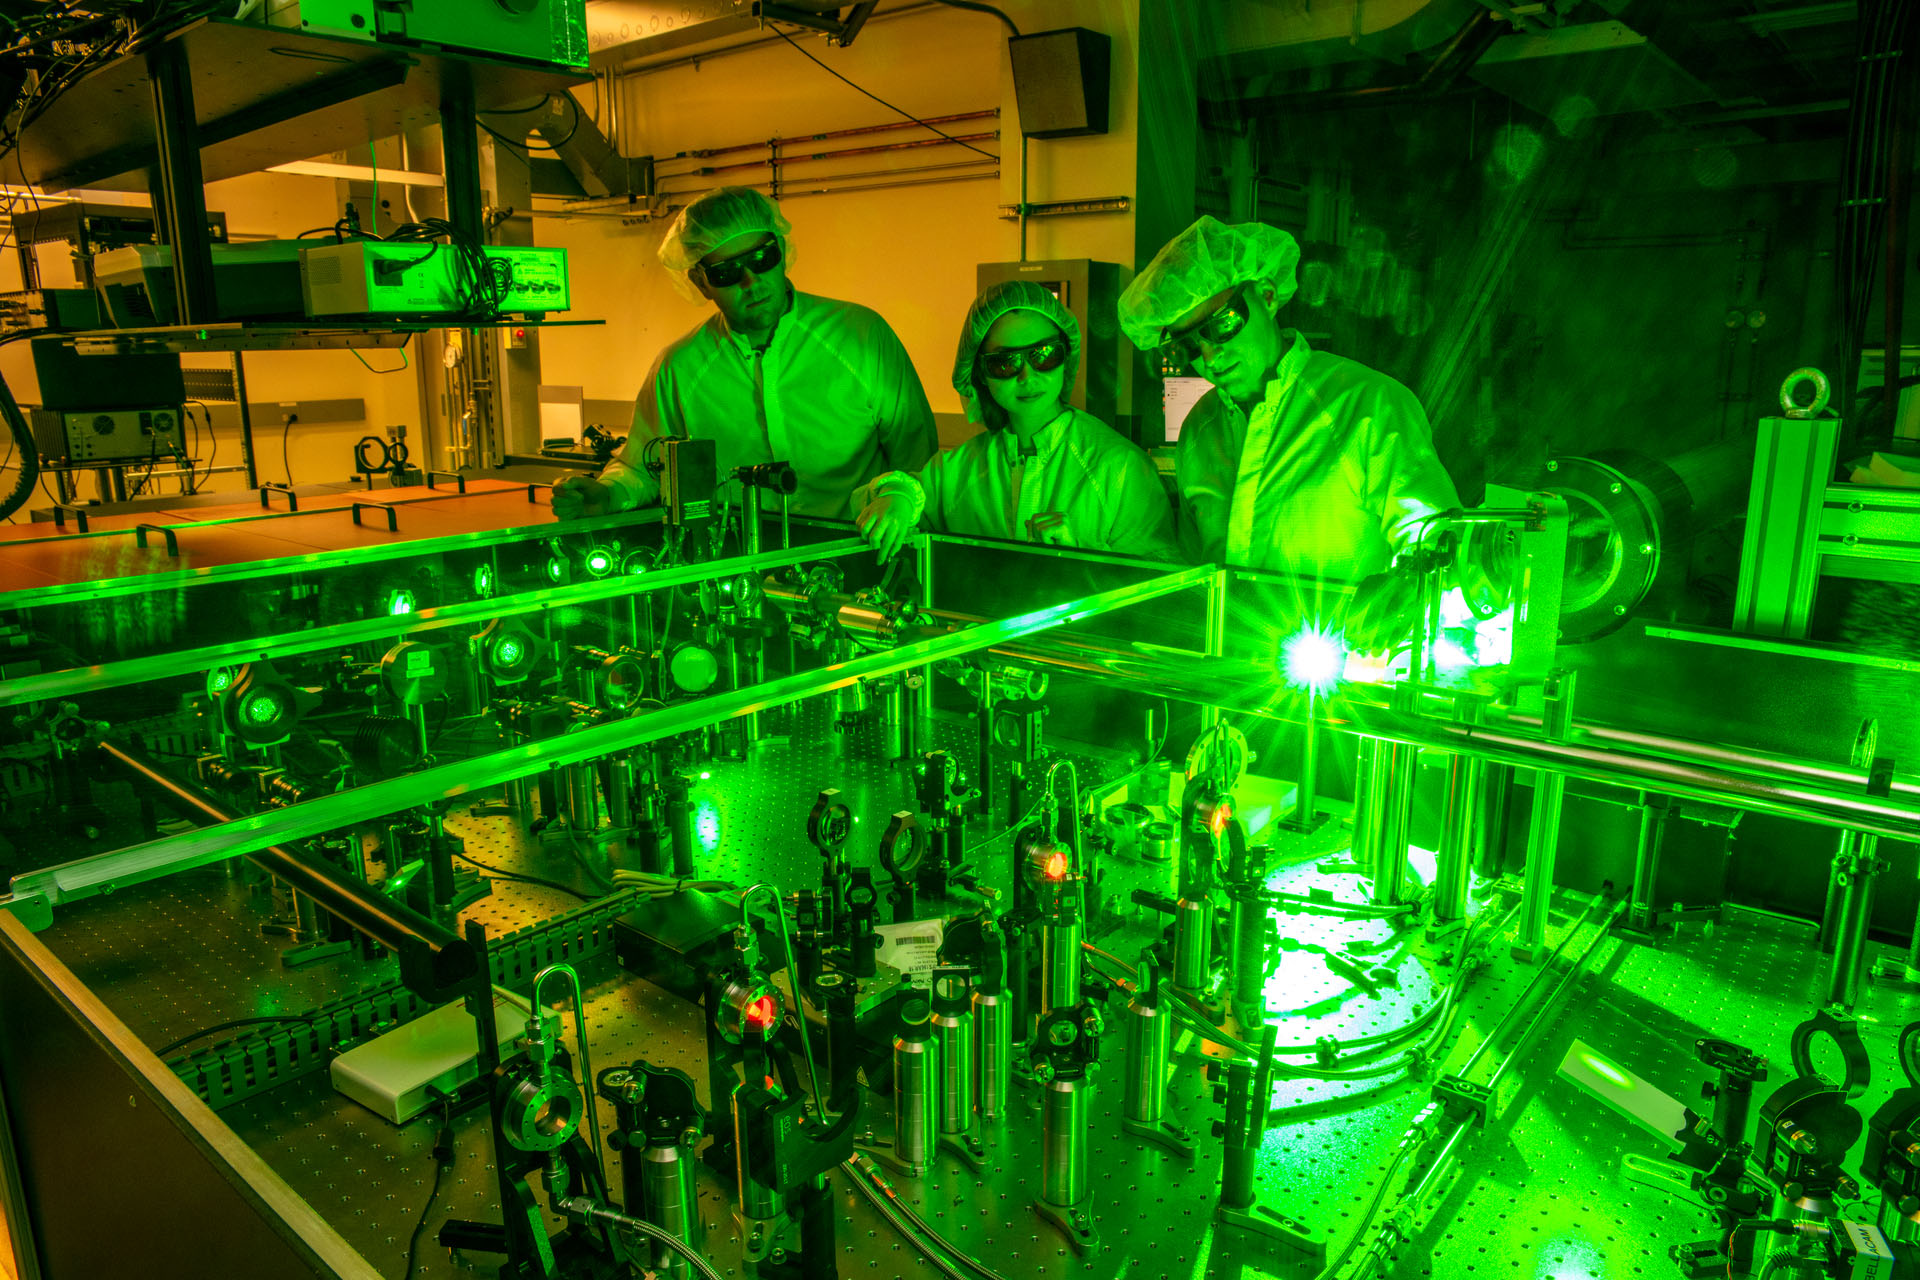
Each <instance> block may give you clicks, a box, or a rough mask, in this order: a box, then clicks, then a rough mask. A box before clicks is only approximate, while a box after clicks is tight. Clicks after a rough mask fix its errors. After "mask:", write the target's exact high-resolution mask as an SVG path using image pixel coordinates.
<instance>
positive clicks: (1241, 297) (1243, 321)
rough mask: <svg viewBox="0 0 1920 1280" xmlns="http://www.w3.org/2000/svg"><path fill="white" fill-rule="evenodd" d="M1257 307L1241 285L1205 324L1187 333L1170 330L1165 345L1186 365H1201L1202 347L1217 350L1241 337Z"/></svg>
mask: <svg viewBox="0 0 1920 1280" xmlns="http://www.w3.org/2000/svg"><path fill="white" fill-rule="evenodd" d="M1252 315H1253V304H1252V303H1251V302H1249V301H1248V300H1247V287H1246V286H1245V285H1241V286H1240V287H1239V288H1238V289H1235V290H1234V291H1233V296H1232V297H1231V298H1228V299H1227V302H1226V305H1225V306H1223V307H1221V308H1220V309H1219V310H1218V311H1216V312H1214V313H1213V314H1212V315H1210V316H1208V317H1207V318H1206V319H1205V320H1202V321H1201V322H1200V323H1199V324H1197V325H1195V326H1193V328H1191V329H1189V330H1187V331H1186V332H1185V333H1175V332H1173V331H1172V330H1171V329H1169V330H1167V331H1166V332H1165V333H1164V334H1163V335H1162V337H1161V344H1162V345H1163V346H1165V347H1166V348H1168V349H1169V350H1171V351H1172V353H1173V354H1174V355H1175V356H1177V357H1179V359H1180V360H1181V361H1183V362H1184V363H1186V364H1199V363H1200V357H1201V354H1202V352H1201V350H1200V343H1201V342H1202V341H1203V340H1204V341H1206V342H1207V343H1210V344H1211V345H1212V346H1213V347H1215V348H1216V349H1218V348H1220V347H1224V346H1225V345H1227V343H1229V342H1232V341H1233V340H1234V339H1235V338H1237V337H1239V336H1240V331H1241V330H1242V329H1244V328H1246V327H1247V321H1248V320H1249V319H1251V318H1252Z"/></svg>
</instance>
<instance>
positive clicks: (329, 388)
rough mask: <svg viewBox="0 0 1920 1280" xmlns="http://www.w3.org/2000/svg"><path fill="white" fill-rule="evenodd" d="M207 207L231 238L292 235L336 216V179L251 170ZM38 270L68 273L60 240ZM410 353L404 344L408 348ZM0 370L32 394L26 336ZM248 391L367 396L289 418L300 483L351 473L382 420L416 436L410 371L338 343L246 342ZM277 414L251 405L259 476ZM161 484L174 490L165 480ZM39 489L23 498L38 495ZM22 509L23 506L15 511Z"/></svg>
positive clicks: (275, 395) (271, 458) (86, 492)
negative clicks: (357, 405) (343, 418)
mask: <svg viewBox="0 0 1920 1280" xmlns="http://www.w3.org/2000/svg"><path fill="white" fill-rule="evenodd" d="M207 207H208V208H209V209H212V210H217V211H219V212H222V213H225V214H226V215H227V229H228V233H229V234H230V235H231V236H232V237H233V238H234V239H236V240H241V239H246V240H257V239H267V238H274V237H291V236H296V235H298V234H299V233H300V232H302V231H304V230H307V229H308V228H310V227H320V226H331V225H332V224H333V222H334V220H335V219H336V218H337V217H339V216H340V212H339V208H338V205H337V203H336V196H335V183H334V180H333V179H331V178H316V177H306V176H301V175H294V174H283V173H258V174H251V175H248V176H246V177H242V178H233V179H230V180H228V181H225V182H216V183H212V184H210V185H209V186H208V187H207ZM40 262H41V270H42V278H43V280H44V281H45V283H47V284H50V285H61V284H71V283H72V273H71V268H70V266H69V264H68V262H67V260H66V254H65V253H64V251H63V250H62V249H61V248H60V247H58V246H49V247H48V249H47V250H46V251H45V252H43V253H42V254H41V257H40ZM19 287H20V280H19V269H18V267H17V265H16V263H15V260H14V255H13V254H12V253H10V252H9V253H7V254H5V255H0V291H4V290H8V289H17V288H19ZM408 354H409V358H411V354H412V353H411V352H409V353H408ZM365 355H366V360H367V363H368V364H371V365H372V366H373V367H374V368H376V369H389V368H394V367H396V366H397V365H398V364H399V355H398V353H397V352H393V351H370V352H367V353H365ZM184 363H185V364H186V365H188V366H189V367H191V366H194V365H207V366H212V367H219V368H226V367H228V362H227V359H226V357H225V356H188V357H186V358H185V361H184ZM0 374H4V376H5V377H6V380H7V385H8V387H9V388H11V389H12V391H13V393H14V395H15V397H16V398H17V399H19V400H20V401H21V402H22V403H33V402H35V401H37V400H38V398H39V394H40V390H39V384H38V382H37V381H36V379H35V378H34V376H33V361H32V358H31V356H30V355H29V353H28V351H27V347H26V344H25V343H13V344H10V345H8V346H6V347H4V348H0ZM246 374H247V393H248V394H247V398H248V399H249V400H250V401H251V402H253V403H254V404H256V405H258V404H259V403H261V402H262V401H268V402H279V401H287V402H291V401H297V400H342V399H360V400H364V401H365V402H366V406H367V419H366V421H364V422H334V423H315V424H312V425H305V424H300V423H297V422H296V423H295V424H294V425H293V427H292V428H291V431H290V432H289V434H288V438H287V450H286V454H287V457H288V459H289V460H290V461H291V463H292V468H293V474H294V477H295V479H296V480H298V481H299V482H300V483H303V484H305V483H312V482H316V481H335V480H346V479H350V478H351V476H352V472H353V461H352V450H353V444H354V442H355V441H356V440H358V439H360V437H362V436H364V435H368V434H370V433H371V434H380V433H381V432H382V428H383V427H384V425H385V424H387V423H390V422H391V423H401V422H404V423H406V424H407V426H408V429H409V438H410V439H417V438H418V433H419V429H420V423H421V418H420V398H419V394H418V389H417V388H418V382H417V380H416V379H415V377H414V375H413V373H412V372H411V371H408V372H402V373H397V374H393V375H389V376H379V375H375V374H373V373H370V372H368V371H367V370H366V369H365V368H364V367H362V365H361V364H360V362H359V361H357V360H356V359H354V357H353V355H352V354H351V353H349V352H346V351H300V352H254V353H251V354H249V355H248V356H247V357H246ZM281 430H282V428H281V423H280V421H279V418H278V416H277V415H256V421H255V423H254V434H255V450H256V453H255V456H256V459H257V462H258V466H259V472H260V478H261V479H262V480H272V481H284V480H285V479H286V478H287V467H286V465H285V464H284V463H283V462H282V461H281V448H280V437H281ZM219 434H220V442H219V454H218V458H217V459H215V460H216V461H217V462H218V463H219V464H221V465H226V464H228V463H233V462H238V461H239V460H240V443H239V439H238V436H239V433H238V431H237V430H229V431H223V432H220V433H219ZM212 457H213V449H212V448H211V447H210V445H209V444H208V443H207V442H206V439H205V432H204V431H203V432H202V446H201V452H200V462H201V464H202V465H205V464H206V463H207V461H208V459H209V458H212ZM244 483H245V479H244V477H243V476H241V475H240V474H238V473H233V474H225V475H216V476H214V477H213V478H212V480H211V481H210V482H209V483H207V484H206V485H204V486H203V491H204V490H205V489H237V488H240V487H241V486H242V485H244ZM161 491H162V492H163V493H172V492H175V489H174V486H173V485H172V484H171V483H169V484H167V485H166V486H165V487H164V488H163V489H162V490H161ZM80 492H81V495H82V497H91V496H92V495H93V492H94V489H93V480H92V477H91V476H90V475H88V476H83V477H82V478H81V485H80ZM45 502H46V497H45V495H44V494H42V495H41V496H40V497H38V498H36V499H34V500H33V502H32V503H31V504H30V505H33V506H42V505H45ZM22 518H24V516H23V517H22Z"/></svg>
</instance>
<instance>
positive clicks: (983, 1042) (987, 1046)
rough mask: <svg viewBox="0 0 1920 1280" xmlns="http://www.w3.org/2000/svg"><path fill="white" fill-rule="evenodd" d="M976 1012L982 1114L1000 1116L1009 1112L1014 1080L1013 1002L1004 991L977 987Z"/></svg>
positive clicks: (987, 1118)
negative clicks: (1009, 1095) (1008, 1093)
mask: <svg viewBox="0 0 1920 1280" xmlns="http://www.w3.org/2000/svg"><path fill="white" fill-rule="evenodd" d="M973 1014H974V1020H975V1026H974V1028H973V1030H974V1037H975V1041H976V1045H977V1050H978V1055H979V1067H980V1075H979V1084H980V1089H979V1103H980V1118H981V1119H982V1120H998V1119H1000V1117H1002V1116H1004V1115H1005V1114H1006V1113H1007V1101H1008V1098H1007V1091H1008V1089H1010V1088H1011V1087H1012V1084H1013V1002H1012V1001H1011V1000H1010V999H1009V998H1008V996H1007V993H1006V992H1004V991H976V992H974V993H973Z"/></svg>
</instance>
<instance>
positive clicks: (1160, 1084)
mask: <svg viewBox="0 0 1920 1280" xmlns="http://www.w3.org/2000/svg"><path fill="white" fill-rule="evenodd" d="M1158 979H1159V970H1157V969H1156V968H1154V965H1153V962H1152V961H1151V960H1143V961H1141V963H1140V986H1139V990H1138V993H1137V994H1136V995H1135V996H1134V998H1133V1001H1132V1002H1131V1003H1130V1004H1128V1005H1127V1011H1126V1018H1127V1061H1126V1072H1127V1077H1126V1096H1125V1102H1124V1105H1123V1106H1122V1107H1121V1110H1120V1127H1121V1129H1123V1130H1124V1131H1125V1132H1127V1133H1130V1134H1132V1135H1133V1136H1134V1137H1136V1138H1143V1139H1145V1140H1146V1141H1148V1142H1153V1143H1157V1144H1159V1145H1160V1146H1163V1147H1166V1148H1168V1149H1169V1150H1171V1151H1174V1152H1177V1153H1179V1154H1180V1155H1184V1156H1188V1157H1191V1156H1192V1155H1193V1139H1192V1138H1191V1137H1190V1136H1188V1134H1187V1131H1186V1130H1185V1129H1182V1128H1181V1127H1180V1126H1179V1125H1176V1124H1173V1123H1171V1122H1169V1121H1168V1120H1167V1118H1166V1110H1167V1065H1168V1063H1169V1061H1170V1060H1171V1057H1172V1052H1173V1018H1172V1016H1171V1015H1170V1014H1169V1013H1168V1011H1167V1010H1165V1009H1163V1008H1161V1007H1160V1006H1161V1004H1162V1002H1163V1000H1164V994H1163V993H1162V991H1161V990H1160V986H1159V981H1158Z"/></svg>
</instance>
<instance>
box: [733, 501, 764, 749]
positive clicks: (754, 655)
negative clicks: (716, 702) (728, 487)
mask: <svg viewBox="0 0 1920 1280" xmlns="http://www.w3.org/2000/svg"><path fill="white" fill-rule="evenodd" d="M740 494H741V499H740V551H741V554H743V555H749V556H757V555H759V554H760V489H759V487H758V486H756V485H751V484H743V485H741V486H740ZM734 621H735V623H737V624H740V625H739V626H738V627H737V630H738V631H740V632H744V631H745V630H746V624H750V623H757V622H758V621H759V619H758V618H754V617H749V616H747V611H746V609H745V607H744V605H743V604H742V603H741V602H740V601H735V615H734ZM741 640H742V636H741V635H739V634H736V635H734V636H732V637H730V638H729V641H728V645H727V651H728V653H729V655H732V656H733V657H734V660H733V661H732V662H730V663H729V666H730V667H731V668H732V670H733V671H734V672H735V673H736V677H735V678H736V683H735V685H734V688H736V689H737V688H739V687H740V685H739V684H738V683H737V680H738V678H739V674H740V673H742V672H744V674H745V676H746V678H747V680H748V681H749V682H750V683H752V684H759V683H760V682H761V681H762V680H765V679H766V678H767V651H766V647H765V642H764V641H762V640H760V639H758V638H757V637H756V638H755V640H754V642H753V650H752V652H751V653H749V654H748V655H747V657H746V661H745V662H744V663H743V662H740V661H739V659H738V654H739V650H740V644H741ZM742 720H743V723H744V729H743V730H742V736H743V738H744V739H745V741H744V743H743V745H744V746H745V747H746V748H747V749H748V750H749V751H751V750H752V749H753V744H754V743H756V742H758V741H760V734H761V728H760V713H759V712H758V711H749V712H748V713H747V714H746V715H745V716H744V717H742Z"/></svg>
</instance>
